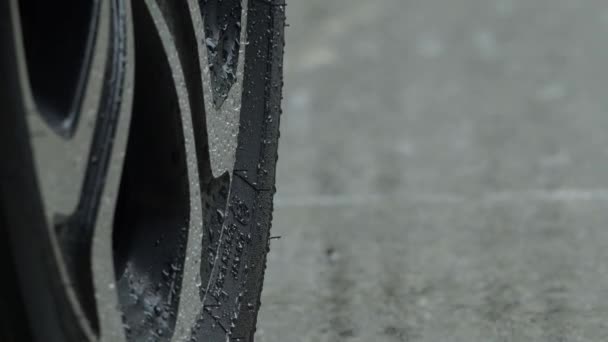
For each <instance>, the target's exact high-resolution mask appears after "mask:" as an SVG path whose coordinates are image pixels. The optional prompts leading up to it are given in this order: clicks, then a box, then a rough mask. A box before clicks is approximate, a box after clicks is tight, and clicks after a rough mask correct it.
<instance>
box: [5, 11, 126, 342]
mask: <svg viewBox="0 0 608 342" xmlns="http://www.w3.org/2000/svg"><path fill="white" fill-rule="evenodd" d="M22 3H23V2H22ZM83 3H84V2H83ZM73 5H75V9H74V8H64V7H62V6H58V7H54V6H53V5H49V4H48V2H39V3H38V2H32V3H28V5H22V6H20V7H19V10H20V11H21V13H20V18H21V19H24V18H28V19H24V20H21V21H20V24H21V25H20V28H21V31H22V32H25V34H23V35H20V36H19V38H23V40H20V39H19V40H18V41H19V42H22V43H21V44H18V45H19V47H18V49H17V50H18V51H20V53H21V54H22V55H24V56H26V57H27V58H18V60H19V61H18V62H19V63H21V66H20V70H21V74H22V76H21V77H20V81H21V84H20V89H21V91H22V98H23V102H24V107H25V108H26V113H27V115H26V116H27V123H28V126H29V131H30V136H31V140H30V141H31V144H32V149H33V155H34V162H35V165H36V167H35V169H36V170H38V174H37V178H38V181H39V185H40V191H41V195H42V200H43V205H44V211H45V216H46V218H47V226H48V227H49V230H48V232H47V234H48V241H49V243H50V247H49V248H50V250H51V251H52V253H53V257H52V260H50V262H52V263H54V264H55V266H56V268H57V269H56V270H57V272H56V274H55V275H54V276H57V277H59V278H58V283H60V284H63V285H62V286H63V288H62V289H61V290H60V291H63V292H64V295H65V300H66V303H65V304H63V305H64V307H65V308H68V309H67V310H68V311H69V310H71V315H72V316H73V317H75V318H77V321H78V322H79V323H80V324H79V328H78V329H75V330H80V332H78V333H76V334H80V335H81V339H88V340H92V339H95V336H96V335H97V334H98V333H99V317H98V310H97V309H98V308H97V304H96V295H97V293H96V291H95V287H96V286H95V285H94V279H93V271H92V265H93V264H95V265H98V264H99V265H101V264H100V263H99V262H97V261H96V262H95V263H93V261H92V247H93V236H94V233H95V230H96V226H97V223H98V222H100V221H99V220H98V213H99V208H100V206H101V199H102V195H104V194H108V195H111V193H112V191H111V190H107V189H106V186H109V187H112V186H114V185H115V184H114V183H116V184H117V182H116V181H114V178H115V177H108V174H109V172H108V171H109V169H110V165H112V171H111V172H110V173H111V174H114V173H116V172H117V171H115V169H116V168H120V165H121V163H120V160H118V159H120V156H121V155H122V154H124V148H125V144H124V143H122V141H124V140H125V139H124V138H122V136H123V135H125V134H126V132H127V131H128V127H127V126H128V122H129V113H130V103H131V100H130V91H129V90H128V78H129V72H128V71H127V69H128V68H127V64H129V62H128V61H129V58H128V53H127V45H126V41H127V39H128V38H127V26H126V23H125V16H126V13H125V7H124V6H125V4H124V3H123V2H122V1H121V0H115V1H111V2H109V1H101V2H97V1H91V2H90V3H89V5H90V6H85V5H83V4H82V3H79V4H76V3H75V4H73ZM13 6H14V7H13V8H15V9H16V8H17V4H16V2H13ZM68 7H69V6H68ZM89 7H90V8H89ZM81 9H82V10H85V12H86V13H89V14H90V15H85V16H84V18H79V17H78V13H75V12H78V11H77V10H81ZM24 11H25V13H23V12H24ZM41 11H42V12H41ZM44 11H46V12H47V13H45V12H44ZM15 12H17V11H15ZM32 12H33V13H36V15H34V18H38V17H39V16H44V14H47V15H49V16H51V17H52V18H51V19H52V21H54V22H57V21H61V20H62V15H65V16H67V17H66V18H64V19H65V22H62V23H61V24H58V25H57V26H60V27H61V29H57V32H54V31H53V32H52V33H54V34H56V36H55V37H53V36H51V35H49V34H47V33H45V32H43V30H44V26H37V25H39V23H35V22H32V21H31V18H30V17H28V15H29V14H30V13H32ZM86 13H85V14H86ZM20 18H14V20H15V21H16V22H19V19H20ZM51 19H48V18H47V19H46V20H51ZM85 19H86V20H85ZM87 20H88V21H87ZM85 21H87V22H85ZM45 22H46V21H45ZM64 26H65V28H64ZM70 30H72V31H74V32H73V33H70V32H72V31H70ZM79 30H81V31H84V32H78V31H79ZM68 31H69V32H68ZM74 37H81V38H82V39H83V41H82V42H80V41H78V40H76V42H75V43H74V44H75V45H76V46H75V47H74V48H72V47H70V43H71V42H72V40H73V39H75V38H74ZM45 38H53V39H56V40H58V41H59V42H61V44H59V46H58V48H57V49H56V50H54V51H52V52H50V53H49V54H48V56H46V55H44V54H43V56H42V57H41V58H38V57H36V55H35V53H40V51H38V50H40V49H42V48H48V46H47V45H46V44H48V42H44V43H40V40H41V39H45ZM71 38H72V40H71ZM130 39H132V38H130ZM66 42H67V44H66ZM72 43H73V42H72ZM74 49H76V50H79V49H83V50H84V52H83V55H82V56H77V55H78V53H79V51H76V50H74ZM43 52H44V51H43ZM32 56H34V57H32ZM89 59H90V61H89ZM57 62H61V63H60V65H59V67H63V66H65V69H60V70H62V72H63V73H65V75H64V74H62V75H61V76H58V77H53V75H55V74H54V72H56V71H53V68H54V67H58V66H57V65H55V64H53V63H57ZM130 64H132V63H130ZM130 68H132V67H130ZM53 81H57V84H48V82H53ZM126 82H127V83H126ZM56 88H60V89H63V88H65V89H64V90H65V94H64V93H62V92H61V91H58V90H57V89H56ZM121 112H122V117H121V116H120V114H121ZM117 130H118V131H122V132H121V133H120V134H119V135H118V136H117V137H115V134H116V131H117ZM115 138H117V139H115ZM113 152H114V153H113ZM108 246H111V244H110V245H108ZM106 264H109V265H111V259H108V260H107V261H106ZM66 324H73V323H67V322H66ZM72 330H74V329H72Z"/></svg>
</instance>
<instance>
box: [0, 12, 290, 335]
mask: <svg viewBox="0 0 608 342" xmlns="http://www.w3.org/2000/svg"><path fill="white" fill-rule="evenodd" d="M57 6H59V7H57ZM82 18H85V19H82ZM284 26H285V4H284V3H283V2H280V1H275V0H243V1H238V0H224V1H220V0H202V1H198V0H188V1H186V0H184V1H170V0H145V1H144V0H141V1H133V2H130V1H127V0H112V1H107V2H105V1H99V0H90V1H76V0H74V1H67V2H66V4H64V5H54V3H52V2H44V1H34V0H32V1H31V2H27V1H26V2H23V1H22V2H19V1H17V0H9V1H3V2H1V3H0V44H2V49H1V51H0V75H3V77H2V79H0V107H1V108H2V114H1V115H0V156H1V161H0V267H1V270H2V271H1V272H2V281H1V282H0V284H1V287H0V312H1V314H0V322H1V323H0V341H35V342H41V341H45V342H46V341H61V342H64V341H67V342H76V341H78V342H81V341H112V342H121V341H125V342H126V341H192V342H194V341H201V342H202V341H209V342H214V341H217V342H225V341H253V339H254V333H255V327H256V320H257V313H258V310H259V307H260V294H261V291H262V284H263V279H264V271H265V267H266V254H267V253H268V250H269V249H268V246H269V239H270V235H269V231H270V226H271V221H272V199H273V195H274V193H275V166H276V162H277V147H278V139H279V117H280V115H281V99H282V97H281V92H282V85H283V81H282V61H283V47H284ZM72 32H76V33H72Z"/></svg>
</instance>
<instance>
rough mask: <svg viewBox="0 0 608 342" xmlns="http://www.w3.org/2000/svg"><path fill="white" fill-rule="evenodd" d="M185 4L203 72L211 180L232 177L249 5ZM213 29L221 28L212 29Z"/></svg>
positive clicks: (241, 0)
mask: <svg viewBox="0 0 608 342" xmlns="http://www.w3.org/2000/svg"><path fill="white" fill-rule="evenodd" d="M188 4H189V6H190V13H191V15H192V21H193V25H194V28H195V29H194V32H195V34H196V38H197V39H196V40H197V42H198V52H199V56H200V63H201V68H202V71H203V72H202V78H203V93H204V99H205V113H206V121H207V133H208V135H209V158H210V161H211V171H212V173H213V176H214V177H220V176H221V175H222V174H224V173H226V172H228V173H229V174H231V173H232V171H233V170H234V162H235V158H236V146H237V136H238V131H239V122H240V115H241V102H242V101H241V99H242V95H243V94H242V93H243V75H244V68H245V48H246V46H247V33H246V32H247V30H245V29H243V28H244V27H246V26H247V4H248V1H247V0H226V1H218V0H205V1H203V2H202V3H201V5H199V4H198V1H194V0H188ZM239 11H240V13H239ZM215 25H221V26H220V27H221V28H214V27H215ZM236 28H238V29H239V30H238V31H236V30H235V29H236ZM235 32H238V34H237V33H235Z"/></svg>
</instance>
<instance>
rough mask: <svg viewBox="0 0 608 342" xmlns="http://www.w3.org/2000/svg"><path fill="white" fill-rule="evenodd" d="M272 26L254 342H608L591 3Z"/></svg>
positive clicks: (604, 189)
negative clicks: (268, 205) (280, 99)
mask: <svg viewBox="0 0 608 342" xmlns="http://www.w3.org/2000/svg"><path fill="white" fill-rule="evenodd" d="M287 14H288V21H289V23H290V25H291V26H290V27H288V29H287V51H286V52H287V54H286V62H285V101H284V115H283V117H282V122H281V131H282V135H281V139H282V140H281V142H280V151H279V157H280V158H279V165H278V185H277V188H278V193H277V196H276V202H275V205H276V211H275V218H274V225H273V234H274V235H276V236H281V238H280V239H274V240H272V243H271V253H270V255H269V260H268V269H267V273H266V282H265V287H264V292H263V296H262V309H261V312H260V317H259V323H258V334H257V339H256V341H257V342H284V341H290V342H292V341H293V342H299V341H302V342H314V341H319V342H324V341H327V342H336V341H361V342H375V341H389V342H390V341H408V342H409V341H416V342H422V341H425V342H427V341H428V342H436V341H462V342H475V341H480V342H481V341H484V342H485V341H547V342H549V341H551V342H553V341H560V342H566V341H608V229H607V227H608V114H607V112H608V96H606V95H605V94H606V93H608V68H606V67H605V64H606V61H608V38H606V37H608V3H607V2H605V1H602V0H587V1H572V0H511V1H508V0H424V1H418V0H416V1H409V0H407V1H406V0H378V1H364V0H335V1H323V0H308V1H290V2H289V5H288V11H287Z"/></svg>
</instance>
